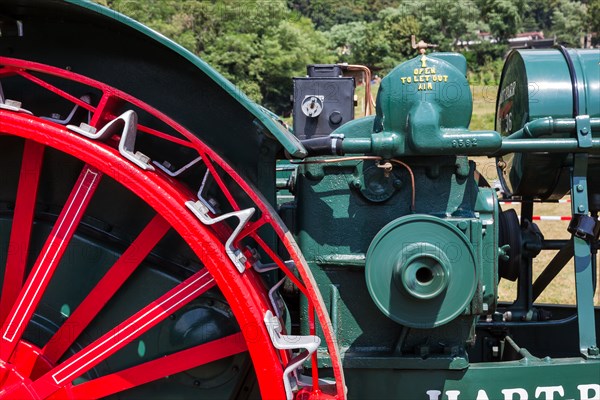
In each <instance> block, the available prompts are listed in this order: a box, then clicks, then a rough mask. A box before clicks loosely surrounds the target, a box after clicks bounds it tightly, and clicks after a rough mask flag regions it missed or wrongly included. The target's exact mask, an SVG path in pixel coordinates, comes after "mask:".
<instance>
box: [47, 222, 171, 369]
mask: <svg viewBox="0 0 600 400" xmlns="http://www.w3.org/2000/svg"><path fill="white" fill-rule="evenodd" d="M169 228H170V225H169V224H168V223H167V221H165V220H164V218H162V217H161V216H160V215H157V216H155V217H154V218H153V219H152V221H150V223H148V225H147V226H146V227H145V228H144V230H143V231H142V232H141V233H140V234H139V236H138V237H137V238H136V239H135V240H134V241H133V243H131V245H130V246H129V248H128V249H127V250H126V251H125V252H124V253H123V254H122V255H121V257H119V259H118V260H117V261H116V262H115V264H114V265H113V266H112V267H111V268H110V269H109V270H108V272H107V273H106V275H104V277H103V278H102V279H101V280H100V282H98V284H97V285H96V286H95V287H94V289H93V290H92V291H91V292H90V293H89V295H88V296H87V297H86V298H85V299H84V300H83V301H82V302H81V304H79V306H78V307H77V308H76V309H75V311H74V312H73V314H71V316H70V317H69V318H68V319H67V320H66V321H65V323H64V324H63V325H62V326H61V327H60V329H59V330H58V331H57V332H56V334H55V335H54V336H53V337H52V338H51V339H50V341H49V342H48V343H47V344H46V346H45V347H44V348H43V350H42V351H43V354H44V356H45V357H46V359H48V360H49V361H50V362H53V363H55V362H56V361H58V359H59V358H60V357H61V356H62V355H63V354H64V353H65V351H66V350H67V349H68V348H69V346H71V344H72V343H73V341H75V339H77V337H79V335H80V334H81V332H83V330H84V329H85V328H86V327H87V326H88V324H89V323H90V322H91V321H92V320H93V319H94V317H95V316H96V315H98V313H99V312H100V310H102V308H103V307H104V306H105V305H106V303H107V302H108V301H109V300H110V299H111V297H112V296H114V294H115V293H116V292H117V290H118V289H119V288H120V287H121V286H122V285H123V283H125V281H126V280H127V278H129V276H130V275H131V274H132V273H133V271H135V269H136V268H137V267H138V266H139V265H140V264H141V263H142V261H144V259H145V258H146V256H147V255H148V254H149V253H150V251H152V249H153V248H154V246H156V244H157V243H158V242H159V241H160V240H161V239H162V238H163V237H164V235H165V234H166V233H167V231H168V230H169Z"/></svg>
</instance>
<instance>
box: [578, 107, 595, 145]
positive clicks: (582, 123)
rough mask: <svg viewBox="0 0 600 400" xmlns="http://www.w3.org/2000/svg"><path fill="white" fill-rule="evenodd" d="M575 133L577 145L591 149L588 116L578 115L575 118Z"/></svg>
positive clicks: (590, 130) (590, 127) (590, 128)
mask: <svg viewBox="0 0 600 400" xmlns="http://www.w3.org/2000/svg"><path fill="white" fill-rule="evenodd" d="M575 131H576V132H577V143H578V144H579V147H581V148H584V149H588V148H591V147H592V125H591V123H590V116H589V115H578V116H576V117H575Z"/></svg>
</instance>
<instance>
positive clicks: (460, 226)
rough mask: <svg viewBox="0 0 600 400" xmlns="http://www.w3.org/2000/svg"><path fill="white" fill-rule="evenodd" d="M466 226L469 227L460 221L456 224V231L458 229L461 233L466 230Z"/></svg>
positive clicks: (465, 222)
mask: <svg viewBox="0 0 600 400" xmlns="http://www.w3.org/2000/svg"><path fill="white" fill-rule="evenodd" d="M468 226H469V225H468V224H467V221H460V222H459V223H458V229H460V230H461V231H463V232H464V231H466V230H467V227H468Z"/></svg>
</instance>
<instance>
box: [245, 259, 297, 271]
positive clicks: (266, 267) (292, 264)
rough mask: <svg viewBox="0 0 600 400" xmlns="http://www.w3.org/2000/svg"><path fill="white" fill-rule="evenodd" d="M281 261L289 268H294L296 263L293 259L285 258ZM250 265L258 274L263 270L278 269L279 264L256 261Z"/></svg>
mask: <svg viewBox="0 0 600 400" xmlns="http://www.w3.org/2000/svg"><path fill="white" fill-rule="evenodd" d="M283 263H284V264H285V265H286V266H287V267H288V268H290V269H292V268H296V263H295V262H294V260H287V261H284V262H283ZM252 267H253V268H254V270H255V271H256V272H258V273H259V274H262V273H263V272H269V271H273V270H276V269H279V265H277V263H268V264H263V263H261V262H260V261H256V262H255V263H254V264H252Z"/></svg>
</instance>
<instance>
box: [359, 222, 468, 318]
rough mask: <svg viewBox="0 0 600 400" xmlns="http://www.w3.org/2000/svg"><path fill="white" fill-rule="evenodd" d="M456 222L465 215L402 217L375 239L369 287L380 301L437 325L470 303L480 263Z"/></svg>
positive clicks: (396, 312)
mask: <svg viewBox="0 0 600 400" xmlns="http://www.w3.org/2000/svg"><path fill="white" fill-rule="evenodd" d="M461 221H462V220H461ZM453 222H456V223H458V222H459V221H458V220H457V221H454V220H450V221H446V220H443V219H440V218H437V217H433V216H430V215H410V216H406V217H401V218H398V219H396V220H394V221H392V222H391V223H389V224H388V225H386V226H385V227H383V229H381V231H379V233H378V234H377V235H376V236H375V238H374V239H373V241H372V242H371V245H370V247H369V250H368V252H367V263H366V281H367V287H368V289H369V293H370V294H371V297H372V299H373V301H374V302H375V304H376V305H377V307H379V309H380V310H381V311H382V312H383V313H384V314H385V315H387V316H388V317H390V318H391V319H392V320H394V321H396V322H398V323H399V324H402V325H405V326H409V327H413V328H434V327H437V326H440V325H443V324H446V323H448V322H450V321H452V320H453V319H454V318H456V317H457V316H459V315H460V314H462V313H463V312H464V311H465V308H466V307H468V305H469V303H470V302H471V299H472V298H473V295H474V293H475V289H476V287H477V282H478V272H477V267H476V265H477V264H476V262H475V255H474V251H473V247H472V245H471V243H470V242H469V240H468V239H467V238H466V236H465V235H464V234H463V233H462V232H461V231H460V230H459V229H458V228H457V227H456V226H454V225H453Z"/></svg>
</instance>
